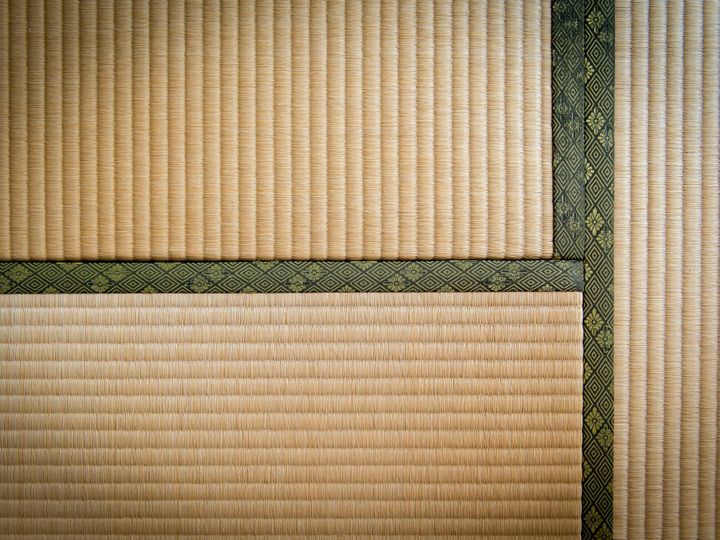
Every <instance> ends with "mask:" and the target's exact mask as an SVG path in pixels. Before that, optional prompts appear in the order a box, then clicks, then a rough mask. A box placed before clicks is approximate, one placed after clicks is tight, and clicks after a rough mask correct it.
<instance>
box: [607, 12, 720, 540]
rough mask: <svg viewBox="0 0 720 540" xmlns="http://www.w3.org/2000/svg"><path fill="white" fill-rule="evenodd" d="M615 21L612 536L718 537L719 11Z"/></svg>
mask: <svg viewBox="0 0 720 540" xmlns="http://www.w3.org/2000/svg"><path fill="white" fill-rule="evenodd" d="M616 21H617V42H616V55H617V60H616V61H617V64H616V65H617V71H616V124H615V125H616V134H617V139H616V140H617V146H616V169H615V173H616V192H615V201H616V211H615V216H616V220H615V233H616V257H615V262H616V264H615V276H616V281H615V336H616V339H615V480H614V484H613V487H614V494H615V528H614V532H615V536H616V537H617V538H661V537H662V538H678V537H680V538H692V539H694V538H708V539H716V538H718V535H719V534H720V527H719V524H718V520H719V519H720V513H719V512H718V504H717V495H718V471H719V470H720V469H719V468H718V393H717V389H718V363H719V362H720V360H719V357H718V231H719V230H720V221H719V219H718V194H719V190H718V188H719V184H718V125H719V124H720V116H719V115H718V87H719V86H720V82H719V80H718V56H719V52H718V51H719V50H720V49H719V47H718V29H719V28H718V27H719V25H720V6H719V5H718V2H717V0H705V1H704V2H701V1H699V0H685V1H684V2H682V1H675V0H673V1H670V2H659V1H658V2H647V1H643V2H640V1H632V2H631V1H629V0H619V1H618V2H617V18H616Z"/></svg>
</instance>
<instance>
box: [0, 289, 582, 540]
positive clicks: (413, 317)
mask: <svg viewBox="0 0 720 540" xmlns="http://www.w3.org/2000/svg"><path fill="white" fill-rule="evenodd" d="M581 305H582V295H581V294H580V293H464V294H457V293H414V294H382V295H368V294H315V295H287V294H269V295H88V296H84V295H38V296H19V295H18V296H14V295H9V296H0V357H2V358H3V367H2V374H3V375H2V379H1V380H0V427H1V431H0V446H2V447H4V448H5V450H4V451H3V452H0V460H1V463H0V493H1V494H2V495H1V496H0V499H2V500H0V533H2V534H3V535H9V534H14V533H27V534H45V533H47V534H50V533H58V534H59V533H67V534H73V535H76V534H77V535H79V534H98V535H99V534H124V533H127V534H140V533H153V534H191V533H193V534H201V535H210V534H228V535H233V534H240V533H266V534H281V535H284V534H293V533H298V534H308V535H315V534H332V535H335V534H368V535H374V534H381V533H382V534H432V535H449V534H467V535H478V534H486V535H495V534H496V535H505V536H508V535H509V536H512V535H522V536H527V537H533V536H537V537H553V538H557V537H562V536H577V535H578V534H579V531H580V481H581V437H582V435H581V430H582V416H581V411H582V328H581V325H582V307H581Z"/></svg>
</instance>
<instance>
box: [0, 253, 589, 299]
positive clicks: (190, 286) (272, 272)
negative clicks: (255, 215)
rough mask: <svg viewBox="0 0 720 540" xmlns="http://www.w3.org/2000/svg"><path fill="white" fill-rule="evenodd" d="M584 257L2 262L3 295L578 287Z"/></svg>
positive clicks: (507, 289) (573, 289) (537, 289)
mask: <svg viewBox="0 0 720 540" xmlns="http://www.w3.org/2000/svg"><path fill="white" fill-rule="evenodd" d="M582 286H583V277H582V262H581V261H552V260H532V261H530V260H525V261H478V260H473V261H460V260H454V261H252V262H251V261H241V262H181V263H174V262H171V263H163V262H80V263H59V262H24V263H14V262H12V263H8V262H4V263H0V293H6V294H38V293H141V292H146V293H171V292H172V293H178V292H181V293H193V292H194V293H240V292H256V293H270V292H398V291H404V292H436V291H456V292H470V291H581V290H582Z"/></svg>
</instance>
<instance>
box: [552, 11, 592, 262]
mask: <svg viewBox="0 0 720 540" xmlns="http://www.w3.org/2000/svg"><path fill="white" fill-rule="evenodd" d="M551 42H552V46H551V48H552V171H553V175H552V177H553V251H554V256H555V258H557V259H582V258H583V253H584V249H585V229H584V227H583V221H584V217H583V214H584V208H585V184H584V166H585V163H584V160H583V155H584V152H585V149H584V146H583V144H584V141H583V138H584V137H583V125H582V124H583V122H582V118H583V108H584V103H583V102H584V84H583V82H584V81H583V65H584V62H583V2H582V1H574V0H553V2H552V38H551Z"/></svg>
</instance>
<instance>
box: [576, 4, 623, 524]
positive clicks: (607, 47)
mask: <svg viewBox="0 0 720 540" xmlns="http://www.w3.org/2000/svg"><path fill="white" fill-rule="evenodd" d="M614 8H615V6H614V0H586V2H585V25H584V27H585V256H584V265H585V294H584V295H583V311H584V314H585V315H584V317H585V321H584V326H585V331H584V349H585V360H584V364H585V381H584V387H583V417H584V419H585V422H584V426H583V470H584V475H583V493H582V514H583V524H582V525H583V528H582V533H583V534H582V537H583V538H611V537H612V522H613V515H612V514H613V502H612V501H613V499H612V479H613V208H614V195H613V193H614V182H615V180H614V146H613V145H614V138H613V134H614V79H615V51H614V43H615V42H614V35H615V14H614Z"/></svg>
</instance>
